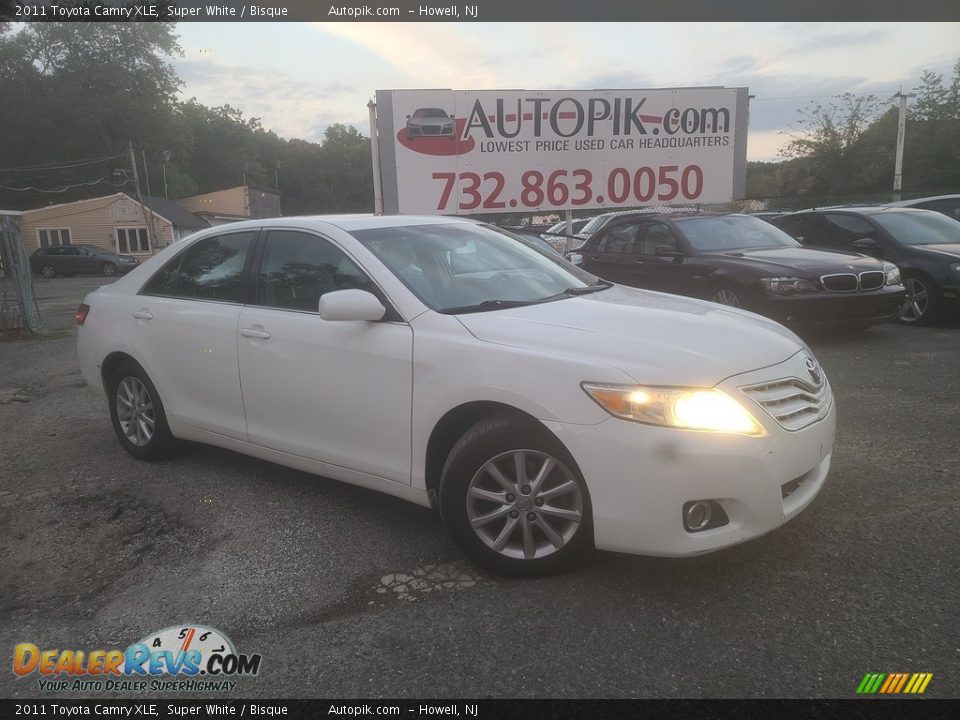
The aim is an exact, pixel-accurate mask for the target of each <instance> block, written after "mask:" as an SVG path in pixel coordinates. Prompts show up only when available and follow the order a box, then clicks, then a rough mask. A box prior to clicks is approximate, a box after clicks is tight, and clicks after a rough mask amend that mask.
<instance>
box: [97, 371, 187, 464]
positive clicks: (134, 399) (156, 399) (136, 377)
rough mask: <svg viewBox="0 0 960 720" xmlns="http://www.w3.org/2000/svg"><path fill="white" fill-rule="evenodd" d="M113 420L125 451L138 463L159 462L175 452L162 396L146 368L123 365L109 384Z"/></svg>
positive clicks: (108, 390)
mask: <svg viewBox="0 0 960 720" xmlns="http://www.w3.org/2000/svg"><path fill="white" fill-rule="evenodd" d="M107 398H108V403H109V406H110V420H111V422H112V423H113V431H114V432H115V433H116V434H117V438H118V439H119V440H120V444H121V445H123V449H124V450H126V451H127V452H128V453H130V454H131V455H133V457H135V458H137V459H138V460H160V459H162V458H164V457H166V456H167V455H169V454H170V452H171V451H172V450H173V446H174V442H175V440H174V437H173V435H172V434H171V433H170V426H169V425H168V424H167V416H166V413H165V412H164V410H163V403H162V402H161V401H160V394H159V393H158V392H157V389H156V388H155V387H154V385H153V383H152V382H151V381H150V378H149V377H147V373H146V372H144V370H143V368H142V367H140V366H139V365H138V364H137V363H135V362H133V361H132V360H130V361H126V362H123V363H121V364H120V365H119V366H117V368H116V369H115V370H114V371H113V374H111V375H110V378H109V379H108V380H107Z"/></svg>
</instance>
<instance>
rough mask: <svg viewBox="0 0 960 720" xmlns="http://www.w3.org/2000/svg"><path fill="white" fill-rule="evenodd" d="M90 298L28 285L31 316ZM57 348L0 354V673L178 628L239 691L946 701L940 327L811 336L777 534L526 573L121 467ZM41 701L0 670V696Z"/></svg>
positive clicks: (217, 480)
mask: <svg viewBox="0 0 960 720" xmlns="http://www.w3.org/2000/svg"><path fill="white" fill-rule="evenodd" d="M103 282H104V279H103V278H74V279H58V280H52V281H40V282H38V283H37V289H38V293H39V295H40V297H41V309H42V311H43V312H44V315H45V319H46V321H47V325H48V326H49V327H52V328H54V329H57V328H66V327H68V326H69V323H70V322H71V317H72V313H73V310H74V309H75V307H76V304H77V302H78V301H79V300H80V298H81V297H82V296H83V294H84V293H85V292H86V291H88V290H89V289H92V288H94V287H96V286H98V285H100V284H103ZM74 342H75V340H74V337H73V333H72V331H67V330H61V331H60V332H59V333H58V332H54V333H53V334H52V335H51V336H50V337H49V338H48V339H41V340H23V341H7V342H2V341H0V578H3V581H2V583H0V648H2V653H3V654H4V655H5V656H6V657H7V660H6V661H5V662H7V663H9V661H10V658H11V656H12V648H13V646H14V644H16V643H18V642H24V641H29V642H33V643H36V644H38V645H40V646H41V647H50V648H54V647H55V648H61V649H63V648H77V649H79V648H83V649H94V648H107V647H115V646H123V647H125V646H126V645H127V644H129V643H131V642H134V641H136V640H138V639H140V638H141V637H143V636H144V635H146V633H147V632H149V631H151V630H156V629H159V628H163V627H166V626H169V625H174V624H179V623H185V622H194V623H200V624H205V625H209V626H212V627H215V628H218V629H220V630H222V631H223V632H225V633H226V634H227V635H228V636H230V637H231V638H232V639H233V641H234V642H235V643H236V645H237V647H238V649H239V651H240V652H246V653H253V652H258V653H261V654H262V656H263V662H262V665H261V671H260V674H259V675H258V676H257V677H255V678H244V679H241V680H240V684H239V685H238V693H239V694H241V695H244V696H262V697H267V696H272V697H347V696H368V697H413V698H423V697H445V696H451V697H650V696H657V697H676V696H682V697H852V696H853V693H854V690H855V689H856V686H857V684H858V683H859V681H860V679H861V678H862V677H863V675H864V673H866V672H921V671H923V672H932V673H934V678H933V681H932V682H931V684H930V686H929V687H928V689H927V695H930V696H934V697H957V696H960V639H958V634H957V612H958V600H957V598H958V597H960V573H958V563H957V539H958V532H957V525H956V517H957V509H958V503H960V456H958V446H957V438H958V410H960V372H958V370H957V368H958V358H960V324H958V323H952V324H950V325H943V326H939V327H934V328H907V327H901V326H898V325H892V324H891V325H883V326H879V327H875V328H873V329H871V330H869V331H868V332H866V333H864V334H862V335H857V336H854V337H849V338H833V339H811V345H812V347H813V348H814V350H815V351H816V352H817V355H818V357H819V359H820V360H821V362H822V364H823V366H824V367H825V368H826V370H827V373H828V375H829V376H830V379H831V382H832V384H833V386H834V389H835V391H836V394H837V399H838V404H839V410H840V420H839V436H838V441H837V446H836V452H835V455H834V466H833V470H832V472H831V475H830V478H829V480H828V482H827V485H826V486H825V488H824V490H823V492H822V493H821V494H820V496H819V498H818V499H817V500H816V501H815V502H814V503H813V504H812V505H811V506H810V507H809V508H808V509H807V510H806V511H805V512H804V513H802V514H801V515H800V516H799V517H798V518H797V519H796V520H794V521H793V522H792V523H790V524H788V525H786V526H785V527H784V528H782V529H780V530H779V531H777V532H775V533H773V534H771V535H769V536H767V537H764V538H762V539H759V540H755V541H753V542H750V543H747V544H745V545H741V546H739V547H736V548H733V549H730V550H727V551H723V552H720V553H715V554H711V555H707V556H702V557H698V558H692V559H685V560H664V559H655V558H642V557H631V556H626V555H615V554H610V553H600V554H598V555H597V557H596V561H595V562H594V563H593V564H592V565H590V566H589V567H587V568H584V569H582V570H579V571H577V572H575V573H572V574H568V575H565V576H561V577H554V578H549V579H545V580H537V581H510V580H503V579H499V578H493V577H489V576H486V575H484V574H483V573H482V572H480V571H478V570H477V569H475V568H473V567H472V566H470V565H469V564H467V563H465V562H463V561H462V560H461V559H460V556H459V554H458V553H457V551H456V549H455V548H454V547H453V545H452V544H451V542H450V541H449V540H448V539H447V537H446V535H445V534H444V531H443V528H442V527H441V525H440V523H439V520H438V519H437V518H436V517H435V516H434V515H433V513H431V512H430V511H428V510H425V509H422V508H418V507H415V506H413V505H408V504H405V503H403V502H401V501H399V500H396V499H393V498H390V497H386V496H382V495H378V494H376V493H373V492H370V491H366V490H361V489H358V488H353V487H349V486H346V485H342V484H339V483H336V482H333V481H330V480H326V479H323V478H319V477H315V476H311V475H306V474H304V473H300V472H296V471H293V470H287V469H284V468H281V467H278V466H275V465H270V464H268V463H265V462H261V461H258V460H252V459H249V458H246V457H243V456H240V455H237V454H234V453H231V452H227V451H223V450H218V449H214V448H209V447H202V446H191V447H188V448H186V449H184V451H183V452H182V453H180V454H179V456H178V457H176V458H175V459H173V460H170V461H166V462H163V463H157V464H146V463H141V462H137V461H136V460H134V459H132V458H131V457H129V456H128V455H126V453H124V452H123V451H122V449H121V448H120V445H119V444H118V442H117V440H116V439H115V437H114V435H113V432H112V430H111V428H110V424H109V418H108V415H107V410H106V405H105V400H104V399H103V398H102V397H98V396H96V395H94V394H93V393H92V392H91V391H90V390H89V389H88V388H86V387H84V386H83V380H82V378H81V377H80V375H79V370H78V367H77V362H76V358H75V350H74ZM401 576H409V577H401ZM427 579H429V582H426V580H427ZM414 580H418V581H423V582H422V585H421V582H413V581H414ZM437 586H439V587H437ZM428 588H429V590H428ZM7 653H10V654H7ZM7 667H8V668H9V665H7ZM42 695H44V694H43V693H41V692H40V691H39V690H38V686H37V684H36V675H34V676H33V677H32V678H30V679H26V680H17V679H16V678H15V677H14V675H13V674H12V673H11V672H10V671H9V670H7V671H4V672H2V673H0V696H3V697H31V696H42ZM46 696H47V697H48V698H53V697H54V696H53V695H52V694H49V693H48V694H46ZM60 697H64V696H63V695H61V696H60Z"/></svg>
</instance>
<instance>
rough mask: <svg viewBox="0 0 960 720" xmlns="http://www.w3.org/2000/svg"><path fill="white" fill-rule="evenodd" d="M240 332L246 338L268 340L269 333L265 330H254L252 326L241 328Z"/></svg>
mask: <svg viewBox="0 0 960 720" xmlns="http://www.w3.org/2000/svg"><path fill="white" fill-rule="evenodd" d="M240 334H241V335H243V336H244V337H248V338H259V339H260V340H269V339H270V333H268V332H266V331H265V330H254V329H253V328H242V329H241V330H240Z"/></svg>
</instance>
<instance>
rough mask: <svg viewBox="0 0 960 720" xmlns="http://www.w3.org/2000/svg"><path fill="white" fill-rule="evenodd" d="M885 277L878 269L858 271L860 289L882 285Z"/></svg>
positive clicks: (869, 288)
mask: <svg viewBox="0 0 960 720" xmlns="http://www.w3.org/2000/svg"><path fill="white" fill-rule="evenodd" d="M885 279H886V275H884V274H883V273H882V272H881V271H880V270H870V271H869V272H862V273H860V289H861V290H876V289H877V288H882V287H883V281H884V280H885Z"/></svg>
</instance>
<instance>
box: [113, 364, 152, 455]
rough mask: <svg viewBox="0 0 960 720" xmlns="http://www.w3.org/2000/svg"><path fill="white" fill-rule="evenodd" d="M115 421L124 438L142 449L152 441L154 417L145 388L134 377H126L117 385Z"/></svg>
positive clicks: (148, 392)
mask: <svg viewBox="0 0 960 720" xmlns="http://www.w3.org/2000/svg"><path fill="white" fill-rule="evenodd" d="M116 403H117V421H118V422H119V423H120V429H121V430H122V431H123V435H124V437H126V438H127V440H129V441H130V442H131V443H132V444H133V445H136V446H137V447H143V446H144V445H146V444H147V443H149V442H150V440H151V439H153V431H154V429H155V427H156V417H155V416H154V412H153V401H152V400H151V399H150V391H149V390H147V386H146V385H144V384H143V382H142V381H141V380H140V379H139V378H136V377H132V376H127V377H125V378H124V379H123V380H121V381H120V384H119V385H117V397H116Z"/></svg>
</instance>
